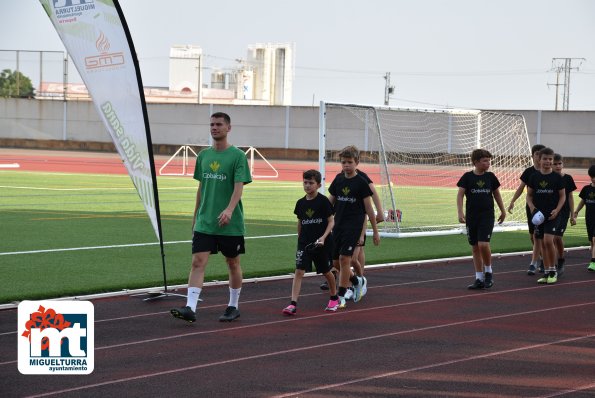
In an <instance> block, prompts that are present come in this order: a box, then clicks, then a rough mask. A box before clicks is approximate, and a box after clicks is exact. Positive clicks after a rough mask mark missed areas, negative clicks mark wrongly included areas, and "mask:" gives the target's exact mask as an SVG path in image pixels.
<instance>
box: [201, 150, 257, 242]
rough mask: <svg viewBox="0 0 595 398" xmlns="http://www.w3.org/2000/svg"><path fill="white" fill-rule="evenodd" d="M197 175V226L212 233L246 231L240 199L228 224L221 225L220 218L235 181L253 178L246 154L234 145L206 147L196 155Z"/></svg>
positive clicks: (240, 233) (236, 234)
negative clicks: (198, 182) (198, 184)
mask: <svg viewBox="0 0 595 398" xmlns="http://www.w3.org/2000/svg"><path fill="white" fill-rule="evenodd" d="M194 179H195V180H198V181H200V206H199V208H198V212H197V215H196V223H195V224H194V230H195V231H197V232H202V233H205V234H209V235H227V236H241V235H244V234H245V232H246V230H245V228H244V209H243V207H242V201H241V200H240V202H239V203H238V205H237V206H236V208H235V209H234V210H233V214H232V216H231V221H230V223H229V224H227V225H225V226H223V227H220V226H219V221H218V219H217V218H218V217H219V214H221V212H222V211H223V210H224V209H225V208H226V207H227V205H228V204H229V200H230V199H231V195H232V194H233V188H234V184H235V183H236V182H243V183H244V184H248V183H250V182H252V177H251V176H250V168H249V167H248V160H247V159H246V154H245V153H244V152H243V151H242V150H240V149H238V148H237V147H235V146H233V145H232V146H230V147H229V148H227V149H225V150H224V151H216V150H215V149H213V148H212V147H210V148H207V149H203V150H202V151H200V152H199V154H198V158H197V159H196V167H195V169H194Z"/></svg>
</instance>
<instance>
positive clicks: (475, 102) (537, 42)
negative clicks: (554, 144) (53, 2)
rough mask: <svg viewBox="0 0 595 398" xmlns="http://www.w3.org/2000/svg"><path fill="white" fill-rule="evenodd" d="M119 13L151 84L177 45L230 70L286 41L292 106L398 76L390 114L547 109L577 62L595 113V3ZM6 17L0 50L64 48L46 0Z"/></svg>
mask: <svg viewBox="0 0 595 398" xmlns="http://www.w3.org/2000/svg"><path fill="white" fill-rule="evenodd" d="M120 4H121V6H122V9H123V11H124V15H125V17H126V19H127V22H128V26H129V28H130V31H131V34H132V37H133V40H134V45H135V47H136V51H137V54H138V58H139V62H140V65H141V72H142V76H143V83H144V84H145V86H164V87H166V86H167V85H168V78H169V77H168V70H169V69H168V68H169V62H168V61H169V48H170V46H171V45H174V44H194V45H198V46H200V47H202V49H203V53H204V54H206V55H207V56H206V58H205V65H206V66H207V67H208V68H232V67H234V66H236V65H237V63H236V61H235V59H237V58H245V57H246V50H247V47H248V45H250V44H255V43H267V42H272V43H285V42H290V43H294V44H295V77H294V89H293V104H294V105H312V104H316V105H317V104H318V102H319V101H320V100H325V101H334V102H350V103H363V104H379V105H381V104H382V103H383V101H384V87H385V79H384V75H385V73H386V72H390V73H391V83H392V84H393V85H394V86H395V94H394V95H393V96H392V98H391V101H390V105H391V106H396V107H444V106H450V107H461V108H479V109H543V110H551V109H554V104H555V93H556V87H555V86H553V85H551V86H548V83H550V84H553V83H555V82H556V73H555V72H554V71H552V58H566V57H572V58H585V59H586V61H580V60H573V63H572V66H573V67H579V70H572V71H571V79H570V109H571V110H595V1H592V0H559V1H554V0H497V1H496V0H491V1H484V0H443V1H441V0H407V1H405V0H377V1H375V0H366V1H363V0H358V1H356V0H317V1H314V0H299V1H284V0H253V1H251V2H240V1H232V0H218V1H201V0H167V1H165V0H161V1H156V0H120ZM0 10H1V20H2V23H1V24H0V50H46V51H50V50H51V51H63V50H64V47H63V46H62V44H61V41H60V39H59V37H58V34H57V33H56V32H55V30H54V28H53V26H52V24H51V22H50V20H49V18H48V17H47V16H46V15H45V13H44V11H43V9H42V7H41V4H40V3H39V1H38V0H0ZM25 64H26V59H25V60H24V61H23V65H25ZM6 67H8V68H11V69H14V66H13V65H11V64H10V60H8V59H7V53H6V52H0V68H2V69H4V68H6ZM208 73H209V70H207V71H206V74H208ZM562 77H563V75H561V76H560V78H561V79H560V83H562ZM46 79H47V80H54V81H60V80H61V77H59V76H58V77H57V78H55V79H54V78H51V76H50V77H48V76H44V80H46ZM34 80H35V78H34ZM559 88H560V102H561V100H562V98H561V92H562V86H559ZM560 106H561V105H560Z"/></svg>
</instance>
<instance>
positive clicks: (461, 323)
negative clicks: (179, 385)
mask: <svg viewBox="0 0 595 398" xmlns="http://www.w3.org/2000/svg"><path fill="white" fill-rule="evenodd" d="M594 304H595V301H593V302H588V303H580V304H573V305H567V306H559V307H550V308H545V309H541V310H531V311H523V312H517V313H513V314H506V315H496V316H490V317H485V318H477V319H471V320H466V321H459V322H452V323H448V324H442V325H435V326H428V327H423V328H415V329H410V330H403V331H398V332H391V333H383V334H380V335H374V336H366V337H361V338H356V339H349V340H343V341H335V342H332V343H324V344H317V345H311V346H305V347H299V348H292V349H289V350H281V351H274V352H269V353H265V354H257V355H250V356H246V357H240V358H234V359H229V360H224V361H216V362H210V363H206V364H200V365H195V366H186V367H182V368H177V369H170V370H166V371H161V372H153V373H146V374H143V375H139V376H133V377H126V378H121V379H114V380H107V381H104V382H101V383H93V384H87V385H84V386H79V387H74V388H68V389H63V390H57V391H48V392H46V393H43V394H38V395H31V396H29V398H37V397H47V396H51V395H59V394H63V393H68V392H74V391H81V390H87V389H92V388H96V387H102V386H106V385H112V384H118V383H125V382H129V381H136V380H143V379H147V378H152V377H159V376H164V375H168V374H174V373H180V372H187V371H190V370H197V369H202V368H208V367H213V366H219V365H226V364H230V363H237V362H244V361H249V360H253V359H262V358H267V357H274V356H280V355H285V354H290V353H295V352H301V351H309V350H314V349H320V348H328V347H332V346H338V345H342V344H352V343H359V342H362V341H367V340H375V339H379V338H385V337H393V336H398V335H403V334H409V333H415V332H425V331H428V330H436V329H443V328H448V327H452V326H461V325H466V324H470V323H476V322H486V321H492V320H496V319H504V318H509V317H516V316H522V315H528V314H536V313H540V312H545V311H548V312H549V311H552V310H554V311H555V310H562V309H569V308H577V307H582V306H588V305H594ZM352 312H353V311H352ZM329 316H332V314H331V315H329ZM236 329H237V328H236ZM229 330H232V329H226V331H229ZM197 334H198V333H197ZM593 337H595V334H588V335H584V336H576V337H572V338H566V339H561V340H556V341H550V342H547V343H542V344H532V345H528V346H522V347H517V348H513V349H509V350H501V351H495V352H491V353H487V354H482V355H473V356H470V357H466V358H460V359H456V360H452V361H446V362H438V363H433V364H429V365H424V366H420V367H415V368H410V369H402V370H399V371H394V372H388V373H382V374H379V375H375V376H370V377H366V378H360V379H356V380H350V381H347V382H344V383H335V384H332V385H325V386H319V387H317V388H313V389H309V390H304V391H297V392H293V393H290V394H285V395H280V396H279V397H289V396H296V395H299V394H303V393H307V392H313V391H319V390H327V389H330V388H335V387H339V386H344V385H349V384H354V383H361V382H363V381H368V380H374V379H379V378H385V377H390V376H394V375H399V374H404V373H410V372H415V371H419V370H425V369H431V368H436V367H440V366H445V365H451V364H455V363H461V362H466V361H472V360H475V359H482V358H488V357H493V356H497V355H503V354H509V353H513V352H518V351H526V350H531V349H536V348H541V347H547V346H550V345H554V344H563V343H568V342H573V341H579V340H584V339H589V338H593ZM153 340H159V339H153Z"/></svg>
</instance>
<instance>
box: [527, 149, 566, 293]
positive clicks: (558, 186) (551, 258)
mask: <svg viewBox="0 0 595 398" xmlns="http://www.w3.org/2000/svg"><path fill="white" fill-rule="evenodd" d="M539 153H540V159H539V164H540V166H541V170H540V171H538V172H536V173H535V174H533V175H532V176H531V179H530V180H529V184H527V204H528V205H529V209H530V210H531V214H533V220H534V221H533V223H534V224H535V242H536V244H539V245H540V246H541V254H542V256H543V265H544V267H545V274H544V277H543V278H540V279H538V280H537V283H547V284H553V283H556V282H557V281H558V272H557V269H556V264H555V261H556V246H555V245H554V236H555V235H556V232H557V230H558V228H559V226H560V211H561V210H562V206H564V203H565V202H566V194H565V189H564V181H563V180H562V176H561V175H560V174H558V173H555V172H554V171H553V169H552V165H553V162H554V151H553V150H552V149H551V148H544V149H542V150H541V151H539ZM539 213H541V214H539ZM540 215H541V218H542V219H541V220H538V219H539V218H540V217H539V216H540ZM535 220H538V221H535Z"/></svg>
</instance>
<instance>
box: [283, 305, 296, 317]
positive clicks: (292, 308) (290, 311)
mask: <svg viewBox="0 0 595 398" xmlns="http://www.w3.org/2000/svg"><path fill="white" fill-rule="evenodd" d="M296 312H297V308H295V305H293V304H289V305H288V306H287V307H285V308H283V314H285V315H290V316H291V315H295V313H296Z"/></svg>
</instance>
